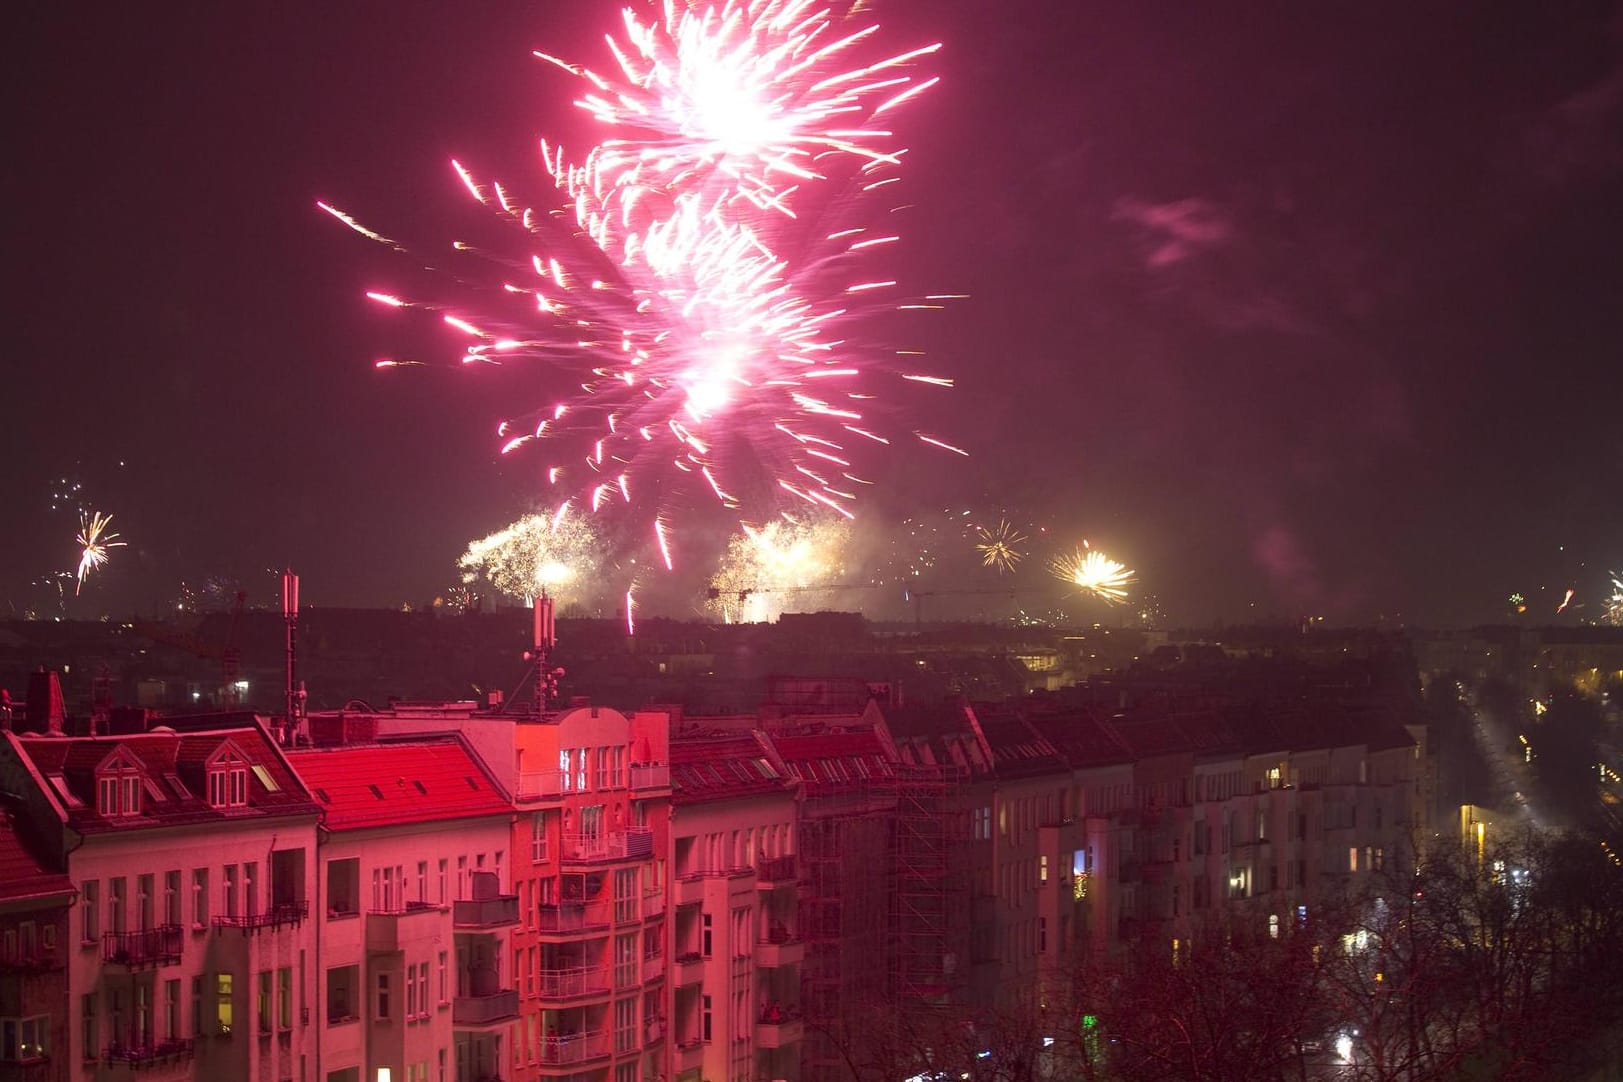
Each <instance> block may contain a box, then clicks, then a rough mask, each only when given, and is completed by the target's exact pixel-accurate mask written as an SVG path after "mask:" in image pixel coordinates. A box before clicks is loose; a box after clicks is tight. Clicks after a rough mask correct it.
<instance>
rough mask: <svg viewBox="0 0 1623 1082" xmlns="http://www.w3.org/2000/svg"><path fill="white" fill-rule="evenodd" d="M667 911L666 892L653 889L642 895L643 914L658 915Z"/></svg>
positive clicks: (648, 915)
mask: <svg viewBox="0 0 1623 1082" xmlns="http://www.w3.org/2000/svg"><path fill="white" fill-rule="evenodd" d="M664 912H665V892H664V891H662V890H651V891H649V892H648V893H646V894H644V895H643V896H642V915H643V916H644V917H657V916H659V915H660V914H662V913H664Z"/></svg>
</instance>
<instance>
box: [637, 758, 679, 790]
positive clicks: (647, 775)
mask: <svg viewBox="0 0 1623 1082" xmlns="http://www.w3.org/2000/svg"><path fill="white" fill-rule="evenodd" d="M670 787H671V768H670V767H668V766H665V765H664V764H662V763H632V764H631V788H633V789H669V788H670Z"/></svg>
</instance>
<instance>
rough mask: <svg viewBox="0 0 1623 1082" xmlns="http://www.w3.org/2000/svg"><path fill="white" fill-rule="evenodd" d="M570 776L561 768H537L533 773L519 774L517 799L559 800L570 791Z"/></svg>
mask: <svg viewBox="0 0 1623 1082" xmlns="http://www.w3.org/2000/svg"><path fill="white" fill-rule="evenodd" d="M571 780H572V779H571V778H570V776H569V775H568V774H567V773H565V772H564V771H562V770H538V771H536V772H535V773H533V774H520V775H519V776H518V799H520V800H561V799H563V795H564V794H565V793H567V792H572V791H573V790H572V788H571V786H570V784H569V783H570V781H571Z"/></svg>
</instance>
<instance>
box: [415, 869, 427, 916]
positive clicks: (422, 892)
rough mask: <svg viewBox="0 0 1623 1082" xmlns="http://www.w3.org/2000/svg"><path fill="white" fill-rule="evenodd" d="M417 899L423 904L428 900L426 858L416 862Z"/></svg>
mask: <svg viewBox="0 0 1623 1082" xmlns="http://www.w3.org/2000/svg"><path fill="white" fill-rule="evenodd" d="M417 900H418V901H419V902H422V903H424V904H425V905H426V904H427V902H428V861H426V860H419V861H418V862H417Z"/></svg>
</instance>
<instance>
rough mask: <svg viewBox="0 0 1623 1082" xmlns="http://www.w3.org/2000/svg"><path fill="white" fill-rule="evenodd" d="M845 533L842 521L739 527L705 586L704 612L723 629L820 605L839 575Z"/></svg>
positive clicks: (770, 618)
mask: <svg viewBox="0 0 1623 1082" xmlns="http://www.w3.org/2000/svg"><path fill="white" fill-rule="evenodd" d="M850 536H851V531H850V527H849V526H847V524H846V523H845V521H844V520H842V519H835V518H821V519H815V520H811V521H804V522H791V521H775V522H769V523H767V524H766V525H765V526H764V527H761V528H760V529H756V528H754V527H751V526H745V527H744V528H743V532H742V533H740V534H735V535H734V536H733V538H732V539H731V540H730V541H729V542H728V544H727V552H726V554H725V555H724V556H723V557H722V560H721V566H720V567H719V568H717V570H716V573H715V575H714V576H712V577H711V580H710V607H711V609H712V611H714V612H715V614H716V615H717V616H718V617H720V618H721V619H722V620H724V621H725V622H727V623H761V622H764V621H767V620H772V619H775V618H776V617H777V616H778V615H779V614H780V613H782V612H783V611H784V610H785V609H787V608H791V607H793V608H801V607H805V606H804V604H800V603H810V602H816V601H821V600H822V598H823V595H824V594H825V593H826V592H827V591H828V590H829V588H830V587H832V586H834V585H835V584H837V582H838V580H839V577H840V576H841V575H842V574H843V573H844V568H845V549H846V545H847V543H848V542H849V541H850Z"/></svg>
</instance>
